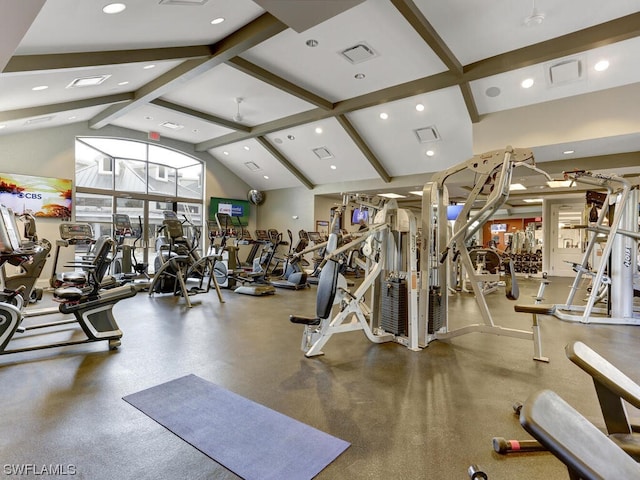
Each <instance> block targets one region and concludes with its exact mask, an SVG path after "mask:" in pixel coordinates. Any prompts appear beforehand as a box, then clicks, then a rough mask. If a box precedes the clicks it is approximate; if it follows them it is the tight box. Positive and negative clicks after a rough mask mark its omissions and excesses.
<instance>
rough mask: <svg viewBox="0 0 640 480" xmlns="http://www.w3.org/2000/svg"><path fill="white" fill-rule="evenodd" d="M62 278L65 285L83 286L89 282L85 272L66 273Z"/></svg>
mask: <svg viewBox="0 0 640 480" xmlns="http://www.w3.org/2000/svg"><path fill="white" fill-rule="evenodd" d="M61 278H62V281H63V282H64V283H75V284H81V283H86V282H87V275H86V274H85V273H84V272H64V273H63V274H62V277H61Z"/></svg>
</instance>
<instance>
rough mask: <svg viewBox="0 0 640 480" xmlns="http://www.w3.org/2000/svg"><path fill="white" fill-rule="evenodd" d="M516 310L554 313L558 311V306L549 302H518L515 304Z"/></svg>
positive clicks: (543, 313)
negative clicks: (527, 303) (525, 303)
mask: <svg viewBox="0 0 640 480" xmlns="http://www.w3.org/2000/svg"><path fill="white" fill-rule="evenodd" d="M513 309H514V310H515V311H516V312H520V313H533V314H537V315H553V314H554V313H555V312H556V306H555V305H552V304H549V303H534V304H530V305H522V304H516V305H514V306H513Z"/></svg>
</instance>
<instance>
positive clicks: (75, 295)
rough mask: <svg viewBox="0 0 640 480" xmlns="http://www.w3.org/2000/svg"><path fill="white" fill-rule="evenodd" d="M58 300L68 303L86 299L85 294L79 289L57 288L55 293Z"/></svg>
mask: <svg viewBox="0 0 640 480" xmlns="http://www.w3.org/2000/svg"><path fill="white" fill-rule="evenodd" d="M53 294H54V296H55V297H56V298H59V299H62V300H65V301H68V302H77V301H79V300H81V299H82V297H84V295H85V292H84V291H82V289H80V288H78V287H62V288H56V290H55V291H54V292H53Z"/></svg>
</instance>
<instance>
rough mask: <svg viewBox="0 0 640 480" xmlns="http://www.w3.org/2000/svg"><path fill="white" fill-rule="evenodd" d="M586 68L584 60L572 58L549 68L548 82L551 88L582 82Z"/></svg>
mask: <svg viewBox="0 0 640 480" xmlns="http://www.w3.org/2000/svg"><path fill="white" fill-rule="evenodd" d="M583 75H584V68H583V66H582V60H580V59H577V58H572V59H569V60H564V61H562V62H558V63H554V64H551V65H549V66H548V72H547V76H548V78H547V79H548V82H549V85H551V86H556V85H564V84H567V83H573V82H577V81H579V80H582V78H583Z"/></svg>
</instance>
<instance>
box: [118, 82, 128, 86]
mask: <svg viewBox="0 0 640 480" xmlns="http://www.w3.org/2000/svg"><path fill="white" fill-rule="evenodd" d="M118 85H120V86H123V85H129V82H120V83H118Z"/></svg>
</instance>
